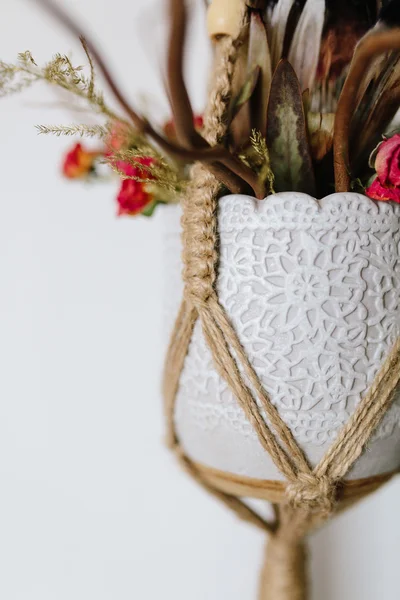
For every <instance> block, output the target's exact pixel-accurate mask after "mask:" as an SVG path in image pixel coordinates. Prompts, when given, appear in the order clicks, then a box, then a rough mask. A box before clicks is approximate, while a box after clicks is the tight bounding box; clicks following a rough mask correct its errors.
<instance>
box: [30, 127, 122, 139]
mask: <svg viewBox="0 0 400 600" xmlns="http://www.w3.org/2000/svg"><path fill="white" fill-rule="evenodd" d="M36 129H37V130H38V132H39V134H40V135H55V136H56V137H61V136H69V137H70V136H75V135H76V136H79V137H88V138H99V139H104V138H106V137H107V136H108V135H109V134H110V130H111V127H110V126H109V125H105V126H103V125H85V124H80V125H79V124H78V125H36Z"/></svg>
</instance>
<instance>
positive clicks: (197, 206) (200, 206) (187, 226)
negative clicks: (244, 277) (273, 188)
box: [182, 164, 219, 308]
mask: <svg viewBox="0 0 400 600" xmlns="http://www.w3.org/2000/svg"><path fill="white" fill-rule="evenodd" d="M191 177H192V180H191V182H190V184H189V186H188V189H187V190H186V193H185V195H184V198H183V215H182V230H183V233H182V236H183V248H184V250H183V263H184V269H183V280H184V282H185V292H184V294H185V298H186V300H187V301H188V302H189V304H191V305H192V306H194V307H196V308H203V307H204V306H205V305H206V303H207V300H208V299H209V298H210V296H211V295H213V293H214V283H215V265H216V263H217V260H218V253H217V250H216V220H215V211H216V196H217V192H218V190H219V183H218V181H217V180H216V179H215V177H214V176H213V175H211V174H210V173H209V172H208V171H207V170H206V169H205V168H204V167H203V166H202V165H199V164H195V165H194V166H193V167H192V171H191Z"/></svg>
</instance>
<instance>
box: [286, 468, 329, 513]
mask: <svg viewBox="0 0 400 600" xmlns="http://www.w3.org/2000/svg"><path fill="white" fill-rule="evenodd" d="M286 495H287V497H288V500H289V502H290V504H291V505H292V506H293V507H295V508H300V507H302V508H309V509H311V510H312V511H315V512H321V514H323V515H330V514H331V513H332V512H333V509H334V506H335V503H336V485H335V483H334V482H333V481H331V480H330V479H329V477H327V476H326V475H323V476H322V477H317V476H316V475H314V474H312V473H299V474H298V475H297V479H296V481H293V482H291V483H289V484H288V486H287V488H286Z"/></svg>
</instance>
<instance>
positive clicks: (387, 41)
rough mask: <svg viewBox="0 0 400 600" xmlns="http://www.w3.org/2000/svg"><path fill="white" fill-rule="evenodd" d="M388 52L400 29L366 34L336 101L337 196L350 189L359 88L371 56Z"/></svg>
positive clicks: (398, 43)
mask: <svg viewBox="0 0 400 600" xmlns="http://www.w3.org/2000/svg"><path fill="white" fill-rule="evenodd" d="M391 50H400V28H399V27H396V28H393V29H386V30H383V31H379V32H377V33H370V34H367V35H366V36H365V37H364V38H363V39H362V40H361V41H360V42H359V44H358V46H357V48H356V51H355V53H354V57H353V60H352V63H351V65H350V70H349V74H348V76H347V78H346V81H345V84H344V86H343V90H342V93H341V95H340V98H339V102H338V107H337V111H336V117H335V131H334V167H335V188H336V191H337V192H348V191H349V189H350V183H351V177H350V173H349V167H350V158H349V136H350V124H351V118H352V116H353V113H354V111H355V109H356V106H357V92H358V89H359V86H360V84H361V82H362V79H363V76H364V74H365V71H366V69H367V67H368V66H369V64H370V62H371V60H372V59H373V58H374V56H376V55H378V54H383V53H384V52H389V51H391Z"/></svg>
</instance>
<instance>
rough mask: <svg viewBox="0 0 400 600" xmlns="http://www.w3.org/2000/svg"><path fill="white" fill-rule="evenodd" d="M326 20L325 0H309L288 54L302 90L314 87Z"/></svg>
mask: <svg viewBox="0 0 400 600" xmlns="http://www.w3.org/2000/svg"><path fill="white" fill-rule="evenodd" d="M324 22H325V0H307V2H306V4H305V6H304V9H303V12H302V13H301V17H300V20H299V23H298V25H297V27H296V31H295V33H294V36H293V40H292V43H291V46H290V51H289V56H288V59H289V61H290V63H291V64H292V66H293V68H294V70H295V71H296V73H297V76H298V78H299V81H300V87H301V90H305V89H306V88H309V89H312V86H313V84H314V81H315V76H316V73H317V67H318V60H319V52H320V47H321V37H322V31H323V28H324Z"/></svg>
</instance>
